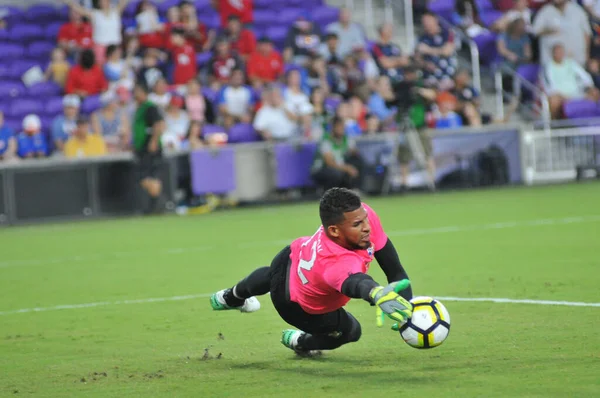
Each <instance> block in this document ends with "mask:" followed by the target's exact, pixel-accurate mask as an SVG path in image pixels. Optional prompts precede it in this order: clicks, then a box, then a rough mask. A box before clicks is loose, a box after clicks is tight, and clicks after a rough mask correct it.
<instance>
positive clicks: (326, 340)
mask: <svg viewBox="0 0 600 398" xmlns="http://www.w3.org/2000/svg"><path fill="white" fill-rule="evenodd" d="M346 343H348V340H347V339H345V338H343V336H341V335H324V334H310V333H306V334H304V335H302V336H301V337H300V338H299V339H298V346H297V347H296V348H297V349H299V350H302V351H313V350H335V349H336V348H339V347H341V346H342V345H344V344H346Z"/></svg>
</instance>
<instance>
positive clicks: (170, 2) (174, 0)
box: [156, 0, 180, 15]
mask: <svg viewBox="0 0 600 398" xmlns="http://www.w3.org/2000/svg"><path fill="white" fill-rule="evenodd" d="M179 2H180V0H163V1H161V2H160V3H158V4H157V6H156V9H157V10H158V13H159V14H160V15H166V14H167V10H168V9H169V8H171V7H176V6H178V5H179Z"/></svg>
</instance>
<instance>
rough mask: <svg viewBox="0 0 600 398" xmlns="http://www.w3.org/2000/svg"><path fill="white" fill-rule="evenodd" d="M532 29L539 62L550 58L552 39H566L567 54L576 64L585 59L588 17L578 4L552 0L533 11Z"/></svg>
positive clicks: (584, 61) (587, 51) (587, 50)
mask: <svg viewBox="0 0 600 398" xmlns="http://www.w3.org/2000/svg"><path fill="white" fill-rule="evenodd" d="M533 32H534V33H535V34H536V36H537V37H538V38H539V40H540V62H541V64H542V65H546V64H547V63H549V62H551V60H552V58H553V54H552V53H553V50H552V48H553V46H554V44H555V43H557V42H560V43H569V53H568V56H569V58H572V59H574V60H575V61H576V62H577V63H579V65H582V66H583V65H585V63H586V62H587V59H588V55H589V50H590V41H591V28H590V23H589V20H588V17H587V15H586V13H585V11H584V10H583V8H581V6H580V5H579V4H577V3H576V2H575V1H569V0H552V2H551V3H548V4H546V5H545V6H544V7H542V9H541V10H540V11H539V12H538V13H537V14H536V16H535V19H534V21H533Z"/></svg>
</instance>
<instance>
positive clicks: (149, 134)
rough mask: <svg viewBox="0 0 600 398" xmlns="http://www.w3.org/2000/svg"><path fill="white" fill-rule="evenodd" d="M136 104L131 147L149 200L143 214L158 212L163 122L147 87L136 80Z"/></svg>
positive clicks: (134, 93) (160, 188)
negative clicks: (149, 98) (150, 99)
mask: <svg viewBox="0 0 600 398" xmlns="http://www.w3.org/2000/svg"><path fill="white" fill-rule="evenodd" d="M133 96H134V98H135V101H136V103H137V104H138V107H137V110H136V112H135V116H134V119H133V147H134V152H135V155H136V158H137V162H138V175H139V183H140V186H141V187H142V189H143V190H144V191H145V192H146V193H147V194H148V196H149V198H150V201H149V202H148V206H147V207H146V208H145V209H144V212H145V213H150V212H155V211H159V207H158V206H159V204H160V195H161V193H162V182H161V180H160V177H159V174H158V173H159V169H160V165H161V163H162V146H161V136H162V134H163V133H164V131H165V122H164V120H163V118H162V116H161V114H160V111H159V110H158V108H157V107H156V105H154V104H153V103H152V102H150V101H149V100H148V88H147V87H146V86H145V85H144V84H143V83H140V82H138V83H137V84H136V85H135V87H134V91H133Z"/></svg>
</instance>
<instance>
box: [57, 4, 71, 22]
mask: <svg viewBox="0 0 600 398" xmlns="http://www.w3.org/2000/svg"><path fill="white" fill-rule="evenodd" d="M69 12H70V10H69V6H68V5H63V6H61V7H58V19H60V20H61V21H65V22H66V21H68V20H69Z"/></svg>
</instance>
